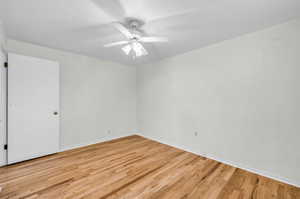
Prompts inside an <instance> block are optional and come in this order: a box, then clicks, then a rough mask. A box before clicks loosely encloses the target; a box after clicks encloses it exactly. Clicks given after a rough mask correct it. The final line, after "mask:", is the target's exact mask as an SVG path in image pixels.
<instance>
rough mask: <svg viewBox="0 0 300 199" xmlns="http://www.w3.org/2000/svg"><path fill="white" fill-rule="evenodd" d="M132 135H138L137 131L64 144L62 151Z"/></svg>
mask: <svg viewBox="0 0 300 199" xmlns="http://www.w3.org/2000/svg"><path fill="white" fill-rule="evenodd" d="M131 135H136V133H128V134H123V135H117V136H107V137H102V138H99V139H96V140H93V141H90V142H84V143H78V144H74V145H71V146H63V147H61V148H60V152H63V151H68V150H72V149H76V148H81V147H85V146H89V145H93V144H98V143H100V142H106V141H110V140H114V139H117V138H122V137H127V136H131Z"/></svg>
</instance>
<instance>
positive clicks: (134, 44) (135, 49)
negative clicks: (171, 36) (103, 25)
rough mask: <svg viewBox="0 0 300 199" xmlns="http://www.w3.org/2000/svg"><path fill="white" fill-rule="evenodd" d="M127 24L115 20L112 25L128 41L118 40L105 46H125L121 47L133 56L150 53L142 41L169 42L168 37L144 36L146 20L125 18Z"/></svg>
mask: <svg viewBox="0 0 300 199" xmlns="http://www.w3.org/2000/svg"><path fill="white" fill-rule="evenodd" d="M125 22H126V23H127V24H122V23H120V22H113V23H112V25H113V26H114V27H115V28H116V29H117V30H119V31H120V32H121V33H122V34H123V35H124V36H125V37H126V39H127V40H126V41H118V42H113V43H109V44H105V45H104V47H107V48H110V47H114V46H123V47H122V48H121V49H122V50H123V52H124V53H125V54H126V55H132V58H133V59H135V58H136V57H141V56H145V55H148V54H149V53H148V51H147V50H146V49H145V47H144V46H143V44H142V43H162V42H168V39H167V38H163V37H144V36H142V35H143V34H142V33H143V31H142V30H141V26H142V25H144V22H142V21H140V20H137V19H133V18H128V19H127V20H125Z"/></svg>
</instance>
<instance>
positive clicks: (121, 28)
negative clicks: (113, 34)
mask: <svg viewBox="0 0 300 199" xmlns="http://www.w3.org/2000/svg"><path fill="white" fill-rule="evenodd" d="M112 25H113V26H114V27H115V28H116V29H118V30H119V31H120V32H121V33H122V34H123V35H125V36H126V38H127V39H132V38H133V34H132V33H131V32H130V31H129V30H128V29H127V28H126V27H125V26H124V25H123V24H121V23H118V22H114V23H112Z"/></svg>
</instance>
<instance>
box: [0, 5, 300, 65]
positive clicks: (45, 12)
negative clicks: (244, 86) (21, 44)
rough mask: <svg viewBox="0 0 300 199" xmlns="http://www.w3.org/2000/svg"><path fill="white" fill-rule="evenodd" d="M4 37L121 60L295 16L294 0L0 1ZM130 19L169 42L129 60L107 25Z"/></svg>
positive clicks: (299, 9) (154, 56) (158, 55)
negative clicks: (113, 45)
mask: <svg viewBox="0 0 300 199" xmlns="http://www.w3.org/2000/svg"><path fill="white" fill-rule="evenodd" d="M0 9H1V10H0V19H2V20H3V22H4V24H5V29H6V32H7V35H8V37H10V38H12V39H16V40H21V41H26V42H31V43H34V44H39V45H43V46H48V47H52V48H56V49H62V50H68V51H72V52H76V53H80V54H85V55H89V56H93V57H97V58H100V59H105V60H111V61H115V62H120V63H123V64H130V65H132V64H141V63H149V62H152V61H157V60H159V59H162V58H164V57H170V56H174V55H176V54H180V53H184V52H187V51H190V50H192V49H196V48H200V47H203V46H206V45H209V44H212V43H216V42H218V41H222V40H226V39H230V38H233V37H236V36H239V35H242V34H245V33H248V32H254V31H256V30H259V29H262V28H265V27H268V26H271V25H275V24H279V23H282V22H285V21H287V20H289V19H292V18H295V17H299V16H300V1H299V0H223V1H222V0H119V1H118V0H24V1H20V0H0ZM124 17H135V18H138V19H142V20H144V21H145V22H146V24H145V25H144V26H143V30H144V31H145V33H146V34H147V35H151V36H152V35H155V36H165V37H168V38H169V43H160V44H155V45H153V44H145V47H146V48H147V50H148V51H149V52H150V54H149V55H148V56H146V57H141V58H138V59H135V60H133V59H132V58H130V57H128V56H126V55H125V54H124V53H123V52H122V51H121V49H120V47H114V48H104V47H103V45H104V44H106V43H110V42H114V41H119V40H124V39H125V38H124V36H123V35H121V34H120V33H119V32H118V31H117V30H116V29H114V28H113V26H111V25H109V23H111V22H113V21H122V20H123V19H124Z"/></svg>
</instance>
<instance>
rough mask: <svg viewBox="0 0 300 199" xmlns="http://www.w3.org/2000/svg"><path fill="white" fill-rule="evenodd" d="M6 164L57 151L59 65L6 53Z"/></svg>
mask: <svg viewBox="0 0 300 199" xmlns="http://www.w3.org/2000/svg"><path fill="white" fill-rule="evenodd" d="M7 114H8V129H7V132H8V164H12V163H16V162H20V161H23V160H28V159H32V158H36V157H40V156H44V155H48V154H52V153H56V152H58V151H59V64H58V63H57V62H54V61H49V60H44V59H39V58H34V57H28V56H23V55H17V54H13V53H9V54H8V112H7Z"/></svg>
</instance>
